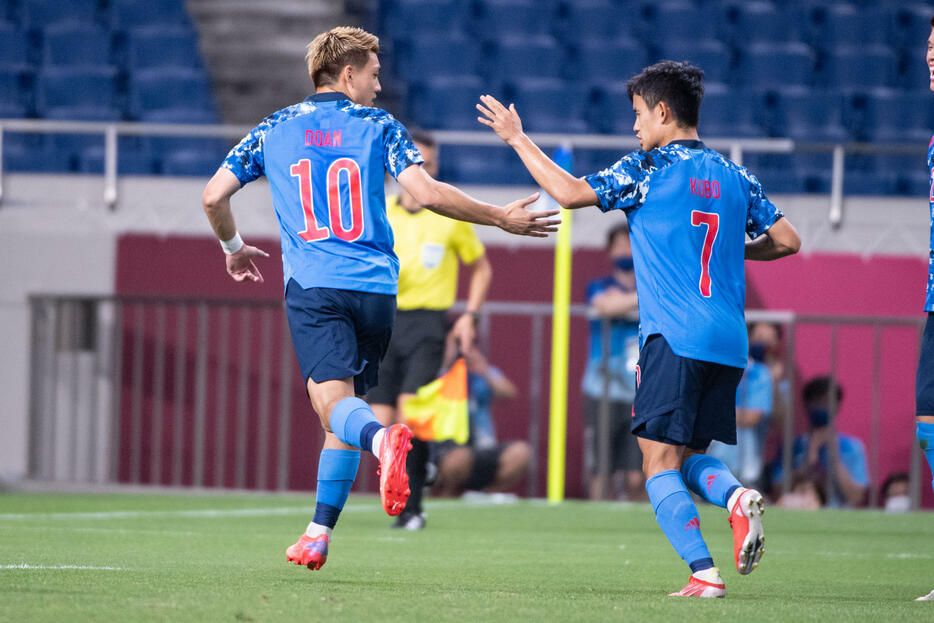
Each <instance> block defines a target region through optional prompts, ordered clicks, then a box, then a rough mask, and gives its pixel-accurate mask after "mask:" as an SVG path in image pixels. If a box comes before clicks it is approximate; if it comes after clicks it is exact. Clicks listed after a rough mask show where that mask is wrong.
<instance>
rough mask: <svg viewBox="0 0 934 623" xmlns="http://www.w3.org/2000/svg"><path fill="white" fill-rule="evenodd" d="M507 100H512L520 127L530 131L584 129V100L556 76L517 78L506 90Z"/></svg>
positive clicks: (585, 127)
mask: <svg viewBox="0 0 934 623" xmlns="http://www.w3.org/2000/svg"><path fill="white" fill-rule="evenodd" d="M506 100H507V101H511V102H513V103H515V105H516V109H517V110H518V111H519V114H520V115H521V116H522V123H523V127H524V128H525V129H526V130H528V131H530V132H560V133H565V134H574V133H584V132H586V131H587V125H586V123H585V122H584V120H583V115H582V110H581V108H582V106H583V103H584V102H583V101H582V98H581V97H580V95H579V94H578V93H576V92H574V91H569V90H568V88H567V85H566V84H565V82H564V81H562V80H559V79H556V78H525V79H523V80H518V81H516V82H515V83H514V84H513V85H512V88H511V89H510V90H509V92H507V96H506Z"/></svg>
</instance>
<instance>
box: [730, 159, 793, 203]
mask: <svg viewBox="0 0 934 623" xmlns="http://www.w3.org/2000/svg"><path fill="white" fill-rule="evenodd" d="M793 158H794V157H793V155H792V154H757V153H745V154H743V166H744V167H746V168H747V169H749V171H750V172H751V173H752V174H753V175H755V176H756V178H758V180H759V181H760V182H761V183H762V187H763V188H764V189H765V193H766V195H769V194H777V193H790V194H795V193H802V192H804V185H803V183H802V181H801V179H800V177H799V176H798V173H797V172H796V171H795V168H794V166H793V164H794V161H793Z"/></svg>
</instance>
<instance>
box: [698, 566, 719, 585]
mask: <svg viewBox="0 0 934 623" xmlns="http://www.w3.org/2000/svg"><path fill="white" fill-rule="evenodd" d="M692 575H693V576H694V577H695V578H697V579H698V580H703V581H704V582H710V583H711V584H723V578H722V577H720V570H719V569H717V568H716V567H714V566H710V567H707V568H706V569H702V570H700V571H695V572H694V573H693V574H692Z"/></svg>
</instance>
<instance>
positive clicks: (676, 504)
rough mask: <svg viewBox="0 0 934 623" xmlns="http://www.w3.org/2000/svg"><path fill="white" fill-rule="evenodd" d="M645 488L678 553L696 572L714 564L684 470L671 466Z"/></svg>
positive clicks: (659, 523) (649, 481)
mask: <svg viewBox="0 0 934 623" xmlns="http://www.w3.org/2000/svg"><path fill="white" fill-rule="evenodd" d="M645 490H646V491H647V492H648V494H649V500H650V501H651V502H652V509H653V510H654V511H655V520H656V521H657V522H658V525H659V526H660V527H661V529H662V532H664V533H665V536H667V537H668V541H669V542H670V543H671V546H672V547H674V548H675V551H676V552H677V553H678V555H679V556H680V557H681V558H682V559H683V560H684V562H686V563H688V565H690V566H691V571H692V572H694V573H697V572H698V571H703V570H704V569H708V568H710V567H712V566H713V558H712V557H711V556H710V551H709V550H708V549H707V544H706V543H704V537H702V536H701V532H700V518H699V517H698V516H697V507H696V506H695V505H694V502H693V501H692V500H691V494H690V493H688V491H687V489H686V488H685V486H684V481H682V480H681V472H679V471H678V470H675V469H669V470H666V471H663V472H659V473H657V474H655V475H654V476H652V477H651V478H649V479H648V481H646V483H645Z"/></svg>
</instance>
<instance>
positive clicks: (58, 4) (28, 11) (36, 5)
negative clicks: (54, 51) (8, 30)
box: [21, 0, 100, 30]
mask: <svg viewBox="0 0 934 623" xmlns="http://www.w3.org/2000/svg"><path fill="white" fill-rule="evenodd" d="M21 3H22V7H21V11H22V19H23V23H24V24H26V25H28V26H29V27H30V28H34V29H39V30H42V29H44V28H47V27H48V26H51V25H53V24H60V23H64V22H72V23H82V24H87V25H90V26H96V25H98V23H99V22H100V14H99V12H98V8H99V4H100V3H99V2H98V0H68V1H67V2H62V1H61V0H21Z"/></svg>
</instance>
